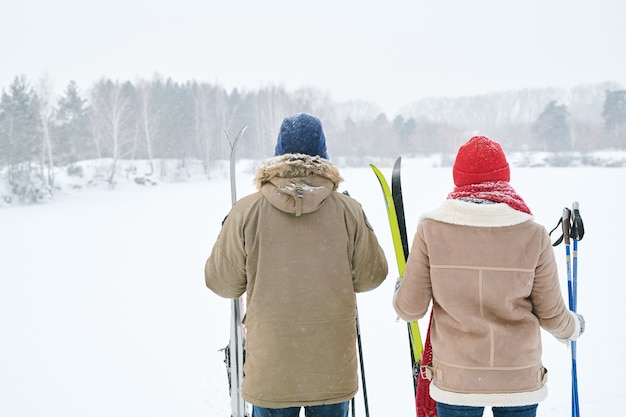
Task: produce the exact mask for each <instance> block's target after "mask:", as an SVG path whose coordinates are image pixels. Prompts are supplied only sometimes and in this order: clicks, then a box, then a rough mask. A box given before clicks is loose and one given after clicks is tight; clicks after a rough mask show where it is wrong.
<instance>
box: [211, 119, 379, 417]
mask: <svg viewBox="0 0 626 417" xmlns="http://www.w3.org/2000/svg"><path fill="white" fill-rule="evenodd" d="M341 181H343V179H342V178H341V176H340V175H339V171H338V170H337V168H336V167H335V165H334V164H332V163H331V162H330V161H329V160H328V155H327V151H326V140H325V137H324V132H323V129H322V125H321V122H320V121H319V119H317V118H316V117H314V116H311V115H308V114H305V113H301V114H297V115H295V116H292V117H288V118H285V120H284V121H283V123H282V125H281V128H280V133H279V135H278V142H277V144H276V152H275V156H274V157H273V158H271V159H269V160H266V161H265V162H264V163H263V164H262V165H261V167H260V168H259V170H258V172H257V175H256V178H255V183H256V185H257V188H258V192H256V193H254V194H251V195H249V196H247V197H244V198H242V199H241V200H239V201H238V202H237V203H236V204H235V205H234V206H233V208H232V210H231V212H230V213H229V215H228V217H227V218H226V220H225V221H224V224H223V226H222V230H221V232H220V234H219V236H218V239H217V242H216V243H215V246H214V247H213V250H212V253H211V255H210V257H209V259H208V260H207V262H206V266H205V279H206V285H207V286H208V287H209V288H210V289H211V290H212V291H214V292H215V293H216V294H218V295H220V296H222V297H226V298H237V297H239V296H241V295H242V294H243V293H244V292H245V293H247V312H246V316H245V318H244V324H245V327H246V362H245V365H244V374H245V377H244V380H243V389H242V391H243V397H244V399H245V400H246V401H247V402H249V403H251V404H252V405H253V414H252V415H253V417H265V416H270V415H271V416H281V417H283V416H284V417H297V416H298V415H299V412H300V408H301V407H305V409H306V413H307V416H308V415H309V411H312V412H315V413H316V414H315V415H316V416H326V417H346V416H347V415H348V408H349V407H348V405H349V400H350V399H351V398H352V397H353V396H354V395H355V394H356V392H357V391H358V379H357V351H356V314H357V311H356V298H355V293H357V292H363V291H368V290H372V289H374V288H376V287H377V286H379V285H380V284H381V283H382V282H383V281H384V279H385V277H386V276H387V262H386V260H385V256H384V253H383V251H382V249H381V247H380V246H379V244H378V241H377V238H376V236H375V234H374V232H373V230H372V229H371V227H370V225H369V224H368V222H367V219H366V217H365V214H364V212H363V210H362V208H361V205H360V204H359V203H358V202H357V201H356V200H354V199H352V198H350V197H349V196H346V195H344V194H342V193H339V192H338V191H337V187H338V185H339V183H340V182H341ZM311 415H312V414H311Z"/></svg>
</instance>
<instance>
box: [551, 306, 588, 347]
mask: <svg viewBox="0 0 626 417" xmlns="http://www.w3.org/2000/svg"><path fill="white" fill-rule="evenodd" d="M570 313H571V314H572V315H573V316H574V317H575V320H576V331H575V332H574V334H572V335H571V336H570V337H568V338H567V339H562V338H560V337H557V338H556V340H558V341H559V342H561V343H563V344H566V345H567V346H569V345H570V342H573V341H575V340H577V339H578V338H579V337H580V336H581V335H582V334H583V333H584V331H585V318H584V317H583V315H582V314H578V313H574V312H573V311H571V312H570Z"/></svg>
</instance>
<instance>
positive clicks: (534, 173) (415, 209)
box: [0, 160, 626, 417]
mask: <svg viewBox="0 0 626 417" xmlns="http://www.w3.org/2000/svg"><path fill="white" fill-rule="evenodd" d="M381 168H382V169H383V171H384V172H385V173H386V174H387V175H389V173H390V167H389V166H381ZM342 174H343V176H344V177H345V179H346V182H345V184H344V187H343V188H344V189H347V190H349V192H350V194H351V195H352V196H353V197H355V198H356V199H358V200H360V201H361V202H362V204H363V206H364V208H365V210H366V213H367V214H368V217H369V219H370V221H371V223H372V224H373V226H374V228H375V230H376V231H377V233H378V236H379V239H380V242H381V245H383V247H384V248H385V250H386V251H387V253H388V258H389V261H390V276H389V279H388V280H387V281H386V282H385V283H384V284H383V285H382V286H381V287H380V288H379V289H377V290H375V291H373V292H370V293H366V294H362V295H359V297H358V302H359V309H360V321H361V332H362V338H363V348H364V355H365V367H366V377H367V388H368V397H369V405H370V413H371V416H373V417H376V416H379V417H382V416H413V415H414V408H413V399H412V386H411V378H410V370H409V358H408V346H407V344H408V342H407V340H406V327H405V325H404V324H403V323H396V321H395V314H394V313H393V311H392V308H391V306H390V298H391V294H392V289H393V281H394V280H395V277H396V275H397V273H396V270H395V261H394V260H393V251H392V246H391V239H390V233H389V229H388V225H387V219H386V214H385V212H384V204H383V201H382V197H381V193H380V191H379V187H378V184H377V181H376V178H375V177H374V175H373V173H372V172H371V170H370V169H369V168H367V167H363V168H358V169H357V168H351V169H344V170H342ZM511 183H512V185H513V186H514V187H515V188H516V189H517V190H518V191H519V192H520V194H522V196H524V198H525V199H526V202H527V203H528V204H529V206H530V207H531V209H532V210H533V211H534V213H535V215H536V219H537V220H538V221H539V222H541V223H543V224H544V225H546V227H548V228H552V226H554V224H555V223H556V221H557V219H558V217H559V215H560V214H561V210H562V208H563V206H565V205H568V206H569V205H571V202H572V201H573V200H578V201H580V205H581V213H582V215H583V218H584V220H585V226H586V235H585V237H584V239H583V241H582V242H581V243H580V258H579V302H578V307H579V311H580V312H581V313H582V314H584V315H585V318H586V321H587V332H586V333H585V335H584V336H583V338H582V339H581V340H580V342H579V343H578V372H579V392H580V402H581V406H580V408H581V415H583V416H600V415H606V416H609V415H618V414H619V413H620V412H619V410H620V409H621V408H622V407H621V406H620V403H621V401H620V399H621V398H623V395H624V388H623V384H622V376H623V375H624V373H625V372H626V365H625V362H624V361H623V360H622V356H623V352H622V350H623V346H624V345H625V343H626V337H625V333H624V331H623V323H624V319H625V318H626V317H625V312H626V309H625V307H624V303H623V302H622V299H623V296H624V294H625V292H626V283H625V280H624V272H623V271H624V268H623V262H624V259H622V258H621V256H623V254H624V253H626V252H625V251H624V249H626V248H625V245H624V243H623V242H624V240H622V239H623V238H624V236H623V235H624V231H625V230H626V217H625V216H624V215H623V214H622V213H621V211H620V208H621V206H622V205H623V203H624V197H623V192H624V189H626V188H625V186H626V168H623V167H622V168H587V167H579V168H514V169H513V172H512V182H511ZM451 185H452V184H451V174H450V168H431V167H428V166H424V165H423V164H422V163H421V162H420V161H418V160H405V161H403V186H404V191H405V208H406V211H407V217H408V219H407V221H408V229H409V231H410V233H411V234H412V231H413V230H414V229H415V224H416V221H417V217H418V214H419V213H420V212H422V211H424V210H427V209H430V208H432V207H434V206H436V205H437V204H439V202H440V201H441V200H442V199H443V198H445V195H446V194H447V192H448V191H449V190H450V188H451ZM238 187H239V195H240V196H242V195H244V194H247V193H249V192H251V191H253V190H252V185H251V174H250V172H249V171H247V172H240V173H239V176H238ZM229 207H230V189H229V184H228V180H227V178H226V177H225V175H217V176H215V177H214V179H213V180H211V181H208V180H202V181H192V182H188V183H183V184H161V185H158V186H154V187H141V186H137V185H135V184H130V183H129V184H127V185H125V186H120V187H118V189H116V190H115V191H103V190H100V191H97V190H83V191H80V192H76V193H70V194H66V195H60V196H57V198H56V200H55V201H52V202H48V203H46V204H42V205H36V206H25V207H5V208H2V209H0V416H3V417H57V416H58V417H85V416H93V417H98V416H102V417H105V416H106V417H111V416H115V417H127V416H128V417H130V416H132V417H136V416H146V417H148V416H150V417H171V416H175V415H176V416H186V417H206V416H216V417H218V416H228V415H229V403H228V394H227V381H226V373H225V368H224V365H223V363H222V360H223V355H222V353H221V352H218V350H219V349H221V348H222V347H224V346H225V345H226V343H227V340H228V311H229V308H228V301H227V300H223V299H220V298H219V297H217V296H215V295H214V294H212V293H211V292H210V291H209V290H207V289H206V288H205V286H204V278H203V266H204V261H205V259H206V257H207V255H208V253H209V251H210V249H211V246H212V245H213V242H214V240H215V237H216V235H217V233H218V231H219V227H220V223H221V221H222V219H223V217H224V215H225V214H226V213H227V211H228V209H229ZM555 250H556V251H557V259H559V260H562V262H561V264H562V265H561V266H562V267H563V270H564V265H565V263H564V249H563V246H560V247H557V248H556V249H555ZM563 287H564V288H565V282H563ZM564 294H565V293H564ZM609 325H610V326H609ZM544 336H545V337H544V362H545V365H546V366H547V367H548V369H549V371H550V373H549V375H550V377H549V389H550V394H549V398H548V400H547V401H545V402H544V403H542V404H541V405H540V407H539V412H538V415H539V416H544V417H557V416H565V415H570V414H571V412H570V352H569V351H568V350H567V348H566V347H564V346H563V345H561V344H560V343H559V342H557V341H555V340H554V339H552V338H551V337H550V336H548V335H547V334H546V335H544ZM357 400H358V401H357V405H358V407H359V415H364V414H363V413H362V406H363V398H362V395H361V393H359V395H358V397H357ZM486 415H489V413H486Z"/></svg>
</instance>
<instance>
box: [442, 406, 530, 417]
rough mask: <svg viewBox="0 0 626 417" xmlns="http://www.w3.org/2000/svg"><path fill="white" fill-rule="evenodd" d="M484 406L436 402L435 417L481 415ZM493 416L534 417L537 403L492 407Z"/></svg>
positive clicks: (480, 416) (479, 416)
mask: <svg viewBox="0 0 626 417" xmlns="http://www.w3.org/2000/svg"><path fill="white" fill-rule="evenodd" d="M484 410H485V407H469V406H465V405H450V404H443V403H437V417H482V415H483V411H484ZM491 411H492V412H493V417H535V415H536V414H537V404H532V405H522V406H518V407H492V408H491Z"/></svg>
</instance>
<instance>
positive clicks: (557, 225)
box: [548, 217, 563, 246]
mask: <svg viewBox="0 0 626 417" xmlns="http://www.w3.org/2000/svg"><path fill="white" fill-rule="evenodd" d="M562 223H563V217H559V221H558V222H557V223H556V226H554V229H552V230H550V233H548V236H552V232H554V231H555V230H556V229H558V228H559V227H560V226H561V224H562ZM561 242H563V234H561V237H559V238H558V239H557V240H556V241H555V242H554V243H553V244H552V246H559V245H560V244H561Z"/></svg>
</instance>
